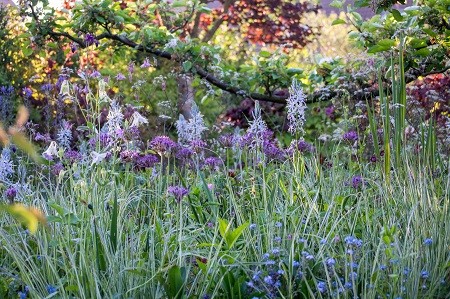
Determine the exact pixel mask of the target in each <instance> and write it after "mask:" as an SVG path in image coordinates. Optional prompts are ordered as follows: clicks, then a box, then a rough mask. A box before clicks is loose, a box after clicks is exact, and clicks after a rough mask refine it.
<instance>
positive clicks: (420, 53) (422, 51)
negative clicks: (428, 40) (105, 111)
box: [415, 48, 431, 57]
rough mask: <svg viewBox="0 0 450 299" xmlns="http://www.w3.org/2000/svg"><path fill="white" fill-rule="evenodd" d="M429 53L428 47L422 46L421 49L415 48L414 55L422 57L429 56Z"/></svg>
mask: <svg viewBox="0 0 450 299" xmlns="http://www.w3.org/2000/svg"><path fill="white" fill-rule="evenodd" d="M430 53H431V51H430V49H428V48H423V49H420V50H417V51H416V52H415V54H416V55H418V56H422V57H426V56H429V55H430Z"/></svg>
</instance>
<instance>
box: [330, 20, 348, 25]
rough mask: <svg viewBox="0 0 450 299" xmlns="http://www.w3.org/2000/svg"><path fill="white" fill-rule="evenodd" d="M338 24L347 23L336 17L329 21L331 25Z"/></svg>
mask: <svg viewBox="0 0 450 299" xmlns="http://www.w3.org/2000/svg"><path fill="white" fill-rule="evenodd" d="M339 24H347V22H345V21H344V20H342V19H336V20H334V21H333V22H332V23H331V26H334V25H339Z"/></svg>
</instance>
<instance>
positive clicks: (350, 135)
mask: <svg viewBox="0 0 450 299" xmlns="http://www.w3.org/2000/svg"><path fill="white" fill-rule="evenodd" d="M342 139H343V140H344V141H348V142H355V141H357V140H358V133H356V131H348V132H347V133H344V135H342Z"/></svg>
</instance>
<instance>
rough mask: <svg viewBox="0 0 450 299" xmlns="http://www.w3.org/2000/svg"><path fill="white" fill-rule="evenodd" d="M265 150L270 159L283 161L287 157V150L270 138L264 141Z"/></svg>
mask: <svg viewBox="0 0 450 299" xmlns="http://www.w3.org/2000/svg"><path fill="white" fill-rule="evenodd" d="M263 152H264V154H265V155H266V157H267V158H268V159H270V160H277V161H283V160H284V159H285V157H286V153H285V151H284V150H282V149H280V148H279V147H278V146H277V145H276V144H274V143H273V142H271V141H269V140H264V141H263Z"/></svg>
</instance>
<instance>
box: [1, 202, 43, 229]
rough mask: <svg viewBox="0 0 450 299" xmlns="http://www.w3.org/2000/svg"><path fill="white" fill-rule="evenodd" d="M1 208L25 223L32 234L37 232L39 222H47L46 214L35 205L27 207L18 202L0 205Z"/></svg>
mask: <svg viewBox="0 0 450 299" xmlns="http://www.w3.org/2000/svg"><path fill="white" fill-rule="evenodd" d="M0 210H3V211H6V212H7V213H9V214H10V215H11V216H12V217H14V218H15V219H16V220H18V221H20V223H22V224H23V225H25V226H26V227H27V228H28V230H29V231H30V233H32V234H34V233H36V231H37V229H38V224H39V222H41V223H43V224H46V223H47V221H46V218H45V216H44V214H43V213H42V212H41V211H40V210H38V209H36V208H34V207H27V206H25V205H23V204H18V203H17V204H12V205H0Z"/></svg>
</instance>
